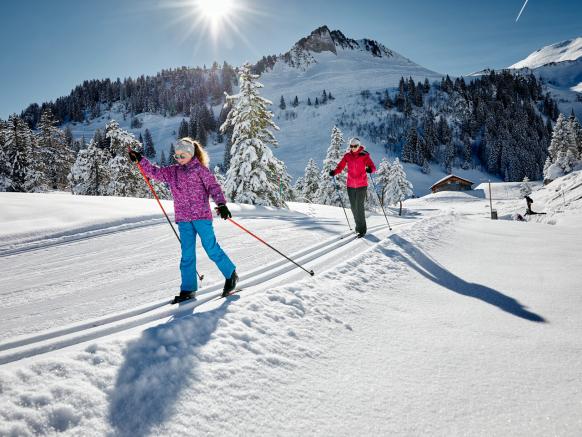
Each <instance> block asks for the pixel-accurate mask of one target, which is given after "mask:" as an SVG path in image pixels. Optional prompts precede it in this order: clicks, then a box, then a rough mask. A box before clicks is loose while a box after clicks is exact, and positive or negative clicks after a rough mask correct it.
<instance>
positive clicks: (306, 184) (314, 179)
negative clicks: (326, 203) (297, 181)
mask: <svg viewBox="0 0 582 437" xmlns="http://www.w3.org/2000/svg"><path fill="white" fill-rule="evenodd" d="M320 183H321V175H320V171H319V168H318V167H317V164H316V163H315V161H314V160H313V159H310V160H309V161H308V162H307V166H306V167H305V174H304V176H303V181H302V185H303V189H302V192H301V197H303V198H304V199H305V201H307V202H309V203H317V191H318V190H319V185H320Z"/></svg>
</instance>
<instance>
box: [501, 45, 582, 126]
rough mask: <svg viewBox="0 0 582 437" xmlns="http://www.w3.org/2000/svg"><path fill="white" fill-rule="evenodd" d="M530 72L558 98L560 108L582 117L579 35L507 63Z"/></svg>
mask: <svg viewBox="0 0 582 437" xmlns="http://www.w3.org/2000/svg"><path fill="white" fill-rule="evenodd" d="M509 68H510V69H513V70H515V71H517V72H519V73H521V74H530V73H533V74H535V75H536V77H539V78H540V79H542V80H543V81H544V82H545V88H546V89H547V90H548V91H549V92H550V94H551V95H552V96H553V97H554V98H555V100H556V101H557V102H558V105H559V107H560V110H561V112H563V113H565V114H569V113H570V112H571V111H572V110H573V111H574V113H575V114H576V116H577V117H578V118H579V119H580V118H582V37H578V38H574V39H571V40H566V41H562V42H559V43H555V44H551V45H548V46H546V47H542V48H540V49H538V50H536V51H535V52H533V53H531V54H530V55H529V56H527V57H526V58H525V59H523V60H521V61H519V62H516V63H515V64H513V65H511V66H510V67H509Z"/></svg>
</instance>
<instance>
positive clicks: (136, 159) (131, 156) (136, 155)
mask: <svg viewBox="0 0 582 437" xmlns="http://www.w3.org/2000/svg"><path fill="white" fill-rule="evenodd" d="M128 154H129V159H131V160H132V161H133V162H140V161H141V158H142V156H141V153H139V152H136V151H135V150H130V151H129V152H128Z"/></svg>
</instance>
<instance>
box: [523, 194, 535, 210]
mask: <svg viewBox="0 0 582 437" xmlns="http://www.w3.org/2000/svg"><path fill="white" fill-rule="evenodd" d="M525 203H527V212H526V214H535V212H533V211H532V209H531V204H532V203H533V200H532V198H531V197H529V196H525Z"/></svg>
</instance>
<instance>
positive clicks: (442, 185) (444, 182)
mask: <svg viewBox="0 0 582 437" xmlns="http://www.w3.org/2000/svg"><path fill="white" fill-rule="evenodd" d="M472 185H473V182H471V181H470V180H468V179H463V178H461V177H459V176H456V175H454V174H450V175H448V176H445V177H444V178H442V179H441V180H440V181H437V182H435V183H434V185H433V186H432V187H430V190H431V191H432V192H433V193H438V192H439V191H465V190H470V189H471V187H472Z"/></svg>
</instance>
